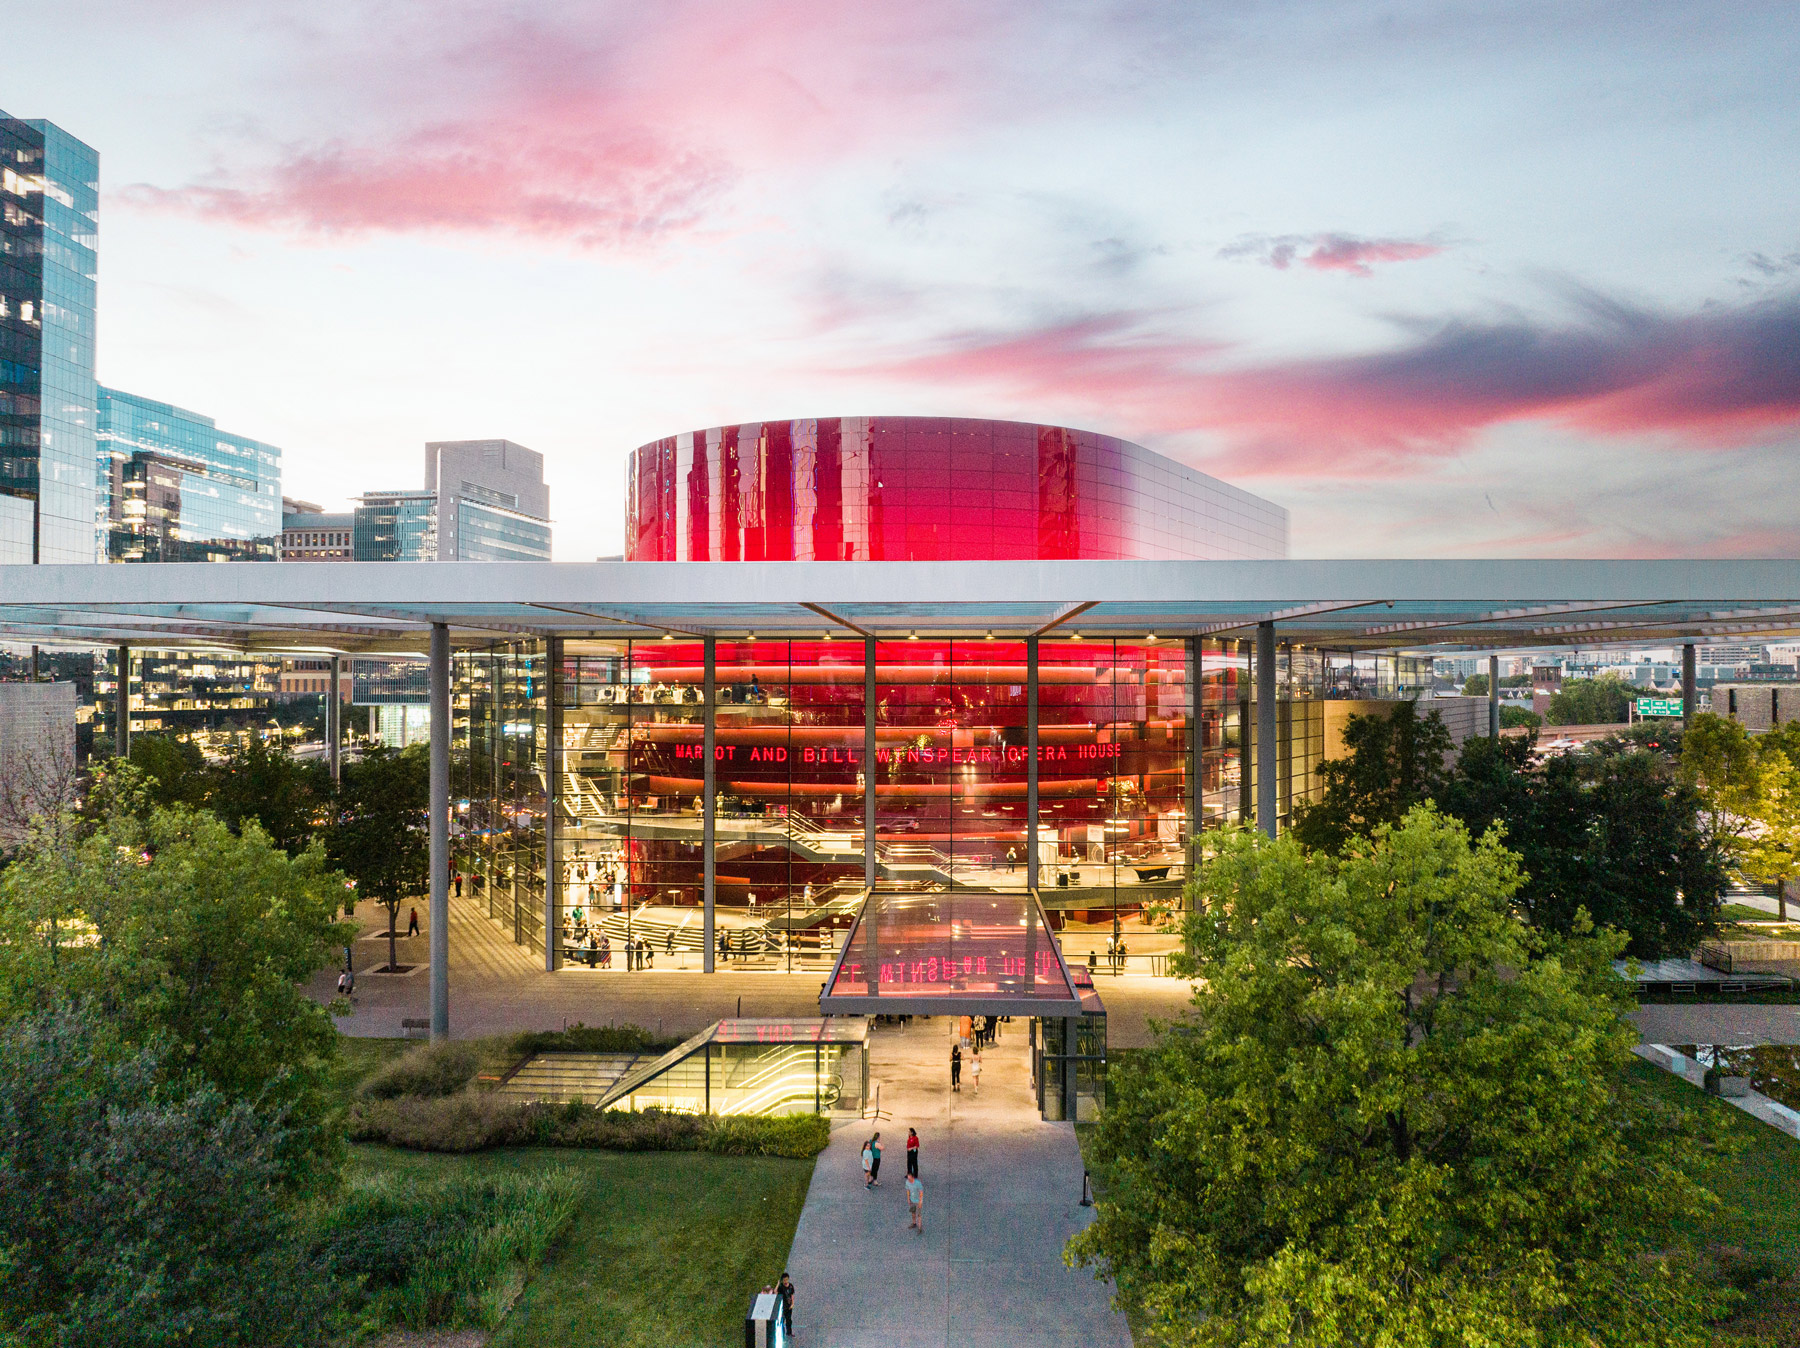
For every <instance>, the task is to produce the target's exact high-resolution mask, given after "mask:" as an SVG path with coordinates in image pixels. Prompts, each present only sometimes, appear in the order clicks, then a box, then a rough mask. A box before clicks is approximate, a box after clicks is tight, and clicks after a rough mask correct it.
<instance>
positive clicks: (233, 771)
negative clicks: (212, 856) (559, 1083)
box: [207, 739, 331, 853]
mask: <svg viewBox="0 0 1800 1348" xmlns="http://www.w3.org/2000/svg"><path fill="white" fill-rule="evenodd" d="M330 794H331V776H330V772H329V770H328V769H327V768H326V766H325V764H324V763H322V762H318V761H313V762H305V763H303V762H301V761H300V760H299V759H297V758H295V757H294V756H293V755H292V754H291V753H289V752H288V751H287V749H286V748H284V747H283V746H281V745H279V744H274V745H271V744H266V743H264V742H263V741H262V740H260V739H252V740H251V741H250V742H249V743H248V744H246V745H244V746H243V747H242V748H241V749H239V750H237V751H236V752H235V753H234V754H232V756H231V757H230V758H229V759H227V760H226V762H225V764H224V766H223V767H222V768H220V769H219V770H218V771H217V773H216V774H215V775H214V780H213V788H212V794H211V796H210V797H209V798H208V802H207V803H208V805H209V807H210V808H211V810H212V811H213V813H214V814H216V815H218V816H219V818H220V819H223V820H224V821H225V823H226V824H228V825H229V826H230V827H231V828H232V829H233V830H234V831H235V830H240V829H242V828H243V826H244V823H245V821H247V820H251V819H254V820H256V821H257V822H258V823H259V824H261V825H262V827H263V830H264V832H266V833H267V834H268V835H269V836H270V837H271V838H273V839H274V840H275V845H276V846H277V847H280V848H281V849H282V850H283V851H285V852H289V853H296V852H299V851H301V850H302V849H303V848H305V846H306V845H307V843H308V842H309V841H310V840H311V839H312V837H313V835H314V834H315V833H317V832H318V830H319V828H320V826H321V825H322V824H323V823H324V821H325V816H326V812H327V810H328V802H329V797H330Z"/></svg>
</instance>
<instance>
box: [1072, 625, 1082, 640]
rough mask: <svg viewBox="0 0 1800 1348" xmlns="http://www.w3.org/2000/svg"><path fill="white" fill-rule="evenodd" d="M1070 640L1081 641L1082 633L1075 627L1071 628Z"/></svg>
mask: <svg viewBox="0 0 1800 1348" xmlns="http://www.w3.org/2000/svg"><path fill="white" fill-rule="evenodd" d="M1069 640H1070V641H1080V640H1081V633H1079V632H1077V631H1075V630H1074V629H1073V628H1071V629H1069Z"/></svg>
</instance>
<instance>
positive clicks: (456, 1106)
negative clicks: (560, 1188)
mask: <svg viewBox="0 0 1800 1348" xmlns="http://www.w3.org/2000/svg"><path fill="white" fill-rule="evenodd" d="M349 1136H350V1140H351V1141H353V1142H385V1143H387V1144H388V1145H390V1146H395V1147H406V1148H408V1149H410V1150H412V1151H439V1152H470V1151H486V1150H488V1149H489V1148H493V1147H584V1148H593V1149H596V1150H601V1151H706V1152H714V1153H717V1154H719V1155H723V1156H786V1157H793V1158H797V1159H804V1158H806V1157H809V1156H817V1155H818V1154H819V1153H820V1152H821V1151H823V1150H824V1149H825V1144H826V1143H827V1142H828V1141H830V1139H831V1124H830V1123H829V1122H828V1121H827V1120H825V1119H823V1118H820V1117H818V1116H817V1115H814V1114H790V1115H785V1116H782V1117H779V1118H760V1117H755V1116H749V1115H738V1116H731V1117H726V1118H720V1117H718V1116H716V1115H712V1114H677V1113H671V1112H667V1111H664V1110H660V1109H646V1110H643V1111H641V1112H640V1111H632V1110H623V1109H609V1110H607V1111H605V1112H604V1113H602V1112H601V1111H599V1110H597V1109H594V1108H592V1107H590V1106H588V1105H585V1104H583V1103H582V1102H581V1101H579V1100H571V1101H568V1102H566V1103H563V1104H547V1103H540V1102H532V1103H524V1102H522V1101H517V1100H507V1099H502V1098H496V1097H494V1096H491V1095H487V1094H483V1093H479V1092H469V1091H465V1092H463V1093H461V1094H459V1095H452V1096H445V1097H440V1098H436V1099H427V1098H420V1097H412V1096H408V1097H401V1098H398V1099H378V1098H369V1099H363V1100H359V1101H357V1102H356V1103H355V1104H354V1105H353V1106H352V1107H351V1110H350V1121H349Z"/></svg>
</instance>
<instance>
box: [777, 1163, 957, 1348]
mask: <svg viewBox="0 0 1800 1348" xmlns="http://www.w3.org/2000/svg"><path fill="white" fill-rule="evenodd" d="M862 1168H863V1188H865V1189H879V1188H880V1187H881V1133H880V1131H879V1130H877V1131H876V1132H875V1134H874V1135H873V1136H871V1137H870V1138H869V1140H868V1141H866V1142H864V1143H863V1146H862ZM906 1211H907V1223H906V1229H907V1230H909V1231H917V1232H918V1233H919V1234H920V1235H921V1236H922V1235H924V1234H925V1182H924V1181H923V1180H921V1179H920V1178H919V1130H918V1129H916V1128H908V1129H907V1130H906ZM790 1332H791V1327H790Z"/></svg>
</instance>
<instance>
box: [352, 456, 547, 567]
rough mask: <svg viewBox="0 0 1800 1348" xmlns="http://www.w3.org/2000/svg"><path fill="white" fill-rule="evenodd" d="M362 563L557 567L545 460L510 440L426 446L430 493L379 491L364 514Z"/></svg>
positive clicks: (357, 543)
mask: <svg viewBox="0 0 1800 1348" xmlns="http://www.w3.org/2000/svg"><path fill="white" fill-rule="evenodd" d="M353 537H354V548H355V554H356V560H357V561H359V562H431V561H437V562H531V561H549V560H550V488H549V487H548V486H546V485H545V483H544V456H543V455H542V454H539V453H537V452H536V451H535V450H530V449H526V448H525V447H524V446H523V445H515V444H514V443H513V442H512V441H510V440H439V441H433V442H431V443H430V444H427V445H426V446H425V488H424V490H423V491H372V492H367V493H365V494H364V495H363V497H362V499H361V501H360V503H359V504H358V505H357V508H356V523H355V527H354V530H353Z"/></svg>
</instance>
